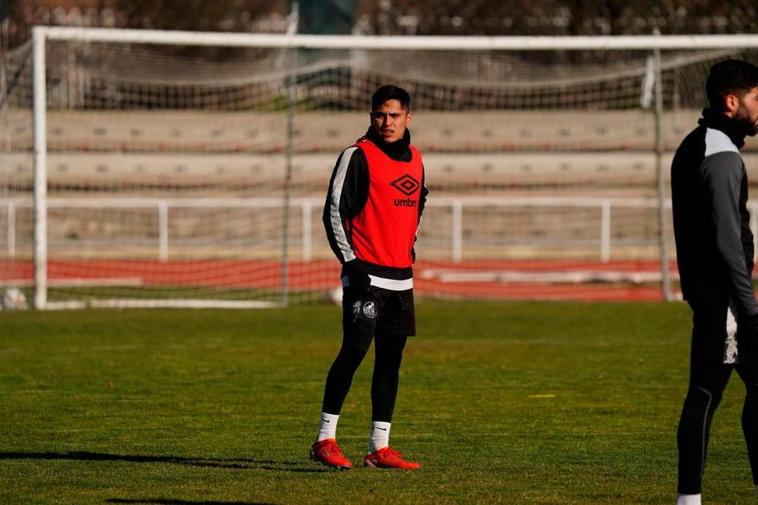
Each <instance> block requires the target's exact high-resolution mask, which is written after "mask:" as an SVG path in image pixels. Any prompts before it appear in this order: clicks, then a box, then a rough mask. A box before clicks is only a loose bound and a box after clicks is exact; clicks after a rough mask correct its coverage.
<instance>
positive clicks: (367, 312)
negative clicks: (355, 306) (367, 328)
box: [363, 302, 376, 319]
mask: <svg viewBox="0 0 758 505" xmlns="http://www.w3.org/2000/svg"><path fill="white" fill-rule="evenodd" d="M363 315H364V316H366V317H367V318H369V319H374V318H376V303H374V302H366V303H364V304H363Z"/></svg>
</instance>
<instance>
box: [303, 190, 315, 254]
mask: <svg viewBox="0 0 758 505" xmlns="http://www.w3.org/2000/svg"><path fill="white" fill-rule="evenodd" d="M302 210H303V217H302V219H303V252H302V256H303V261H310V260H311V257H312V247H313V246H312V243H311V242H312V234H313V226H312V224H311V218H312V214H313V205H312V204H311V202H310V201H308V200H303V209H302Z"/></svg>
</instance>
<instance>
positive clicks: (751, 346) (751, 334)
mask: <svg viewBox="0 0 758 505" xmlns="http://www.w3.org/2000/svg"><path fill="white" fill-rule="evenodd" d="M737 332H738V335H739V353H740V357H741V358H743V361H748V362H751V363H754V364H758V314H754V315H748V316H742V317H740V320H739V322H738V323H737Z"/></svg>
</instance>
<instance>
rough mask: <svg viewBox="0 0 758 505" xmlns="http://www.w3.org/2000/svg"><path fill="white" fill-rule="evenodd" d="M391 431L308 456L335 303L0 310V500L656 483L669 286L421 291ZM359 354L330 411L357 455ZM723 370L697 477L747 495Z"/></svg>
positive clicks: (269, 498)
mask: <svg viewBox="0 0 758 505" xmlns="http://www.w3.org/2000/svg"><path fill="white" fill-rule="evenodd" d="M418 319H419V321H418V322H419V324H418V326H419V336H418V337H415V338H414V339H411V340H410V342H409V344H408V347H407V351H406V354H405V361H404V364H403V368H402V370H401V385H400V395H399V398H398V403H397V408H396V411H395V419H394V423H393V428H392V442H393V445H395V446H397V447H398V448H399V449H400V450H402V451H404V452H405V453H406V455H408V456H409V457H411V458H413V459H417V460H419V461H421V462H422V463H423V464H424V467H423V468H422V469H421V470H419V471H416V472H398V471H383V470H375V469H367V468H363V467H361V466H357V467H356V468H354V469H353V470H350V471H347V472H334V471H329V470H327V469H325V468H324V467H320V466H317V465H316V464H314V463H312V462H310V461H308V459H307V450H308V447H309V445H310V444H311V442H312V441H313V438H314V437H315V434H316V430H317V425H318V413H319V410H320V403H321V395H322V389H323V381H324V378H325V374H326V371H327V369H328V367H329V365H330V364H331V360H332V359H333V357H334V355H335V353H336V351H337V348H338V346H339V342H340V328H339V316H338V309H337V308H335V307H332V306H299V307H293V308H290V309H286V310H258V311H220V310H219V311H211V310H207V311H206V310H198V311H181V310H171V311H168V310H154V311H149V310H144V311H140V310H130V311H74V312H50V313H33V312H25V313H10V312H3V313H0V421H2V424H1V425H0V502H1V503H24V504H26V503H44V504H49V503H67V504H68V503H77V504H79V503H170V504H211V503H229V504H263V503H266V504H300V503H329V504H337V503H351V504H352V503H386V504H395V503H408V504H416V503H434V504H447V503H450V504H461V503H507V504H522V503H523V504H608V503H640V504H645V503H649V504H658V503H673V500H674V496H675V482H676V444H675V431H676V424H677V421H678V415H679V409H680V407H681V402H682V400H683V397H684V394H685V389H686V382H687V367H688V362H687V359H688V348H689V336H688V335H689V325H690V314H689V310H688V308H687V307H686V306H685V305H683V304H669V305H666V304H582V303H575V304H572V303H454V302H429V301H427V302H422V303H420V304H419V306H418ZM372 362H373V358H372V357H369V358H367V360H366V362H364V364H363V365H362V367H361V369H360V370H359V371H358V374H357V375H356V378H355V381H354V383H353V388H352V391H351V393H350V395H349V396H348V399H347V401H346V403H345V408H344V410H343V415H342V417H341V419H340V430H339V438H340V440H341V443H342V445H343V448H344V449H345V452H346V453H347V455H348V456H349V457H351V458H352V459H353V461H354V462H356V463H360V461H361V458H362V456H363V454H364V451H365V448H366V436H367V434H368V425H369V421H370V403H369V398H368V396H369V381H370V372H371V366H372ZM742 395H743V388H742V386H741V384H740V383H739V379H737V377H736V375H735V377H734V378H733V381H732V383H731V384H730V386H729V388H727V392H726V395H725V398H724V401H723V403H722V406H721V407H720V409H719V411H718V413H717V415H716V418H715V420H714V424H713V431H712V439H711V454H710V459H709V465H708V468H707V470H706V476H705V490H704V498H705V499H706V500H707V503H709V504H717V503H722V504H726V503H729V504H732V503H734V504H736V503H748V502H750V500H755V498H752V496H753V489H752V485H751V479H750V473H749V468H748V462H747V457H746V453H745V449H744V443H743V441H742V435H741V432H740V426H739V414H740V409H741V401H742Z"/></svg>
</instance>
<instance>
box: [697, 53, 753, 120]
mask: <svg viewBox="0 0 758 505" xmlns="http://www.w3.org/2000/svg"><path fill="white" fill-rule="evenodd" d="M756 86H758V67H756V66H755V65H753V64H751V63H748V62H747V61H743V60H723V61H719V62H718V63H715V64H714V65H713V66H712V67H711V72H710V73H709V74H708V80H706V81H705V94H706V95H707V96H708V103H710V106H711V108H712V109H715V110H723V108H724V97H725V96H726V95H737V96H742V95H744V94H745V93H747V92H749V91H750V90H751V89H753V88H755V87H756Z"/></svg>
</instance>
